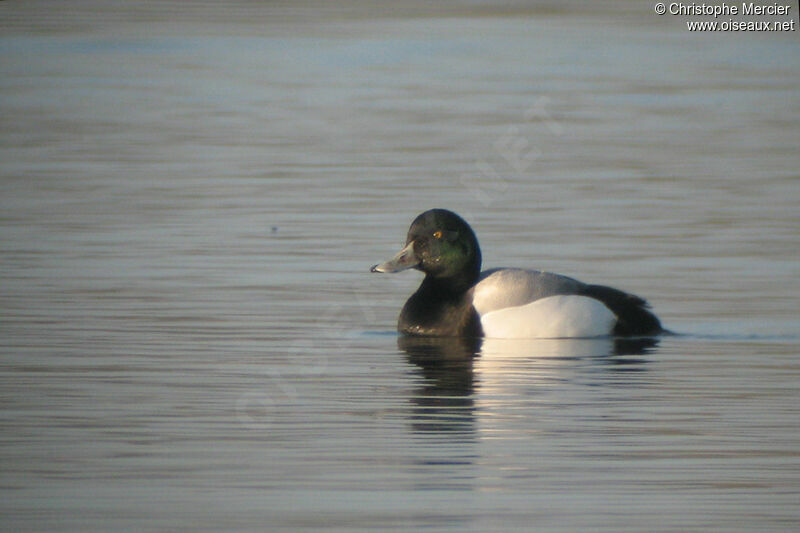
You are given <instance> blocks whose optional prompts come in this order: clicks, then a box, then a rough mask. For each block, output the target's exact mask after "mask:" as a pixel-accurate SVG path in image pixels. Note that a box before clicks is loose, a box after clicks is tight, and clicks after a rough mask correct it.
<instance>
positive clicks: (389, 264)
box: [369, 241, 419, 274]
mask: <svg viewBox="0 0 800 533" xmlns="http://www.w3.org/2000/svg"><path fill="white" fill-rule="evenodd" d="M418 264H419V259H417V256H416V255H414V241H411V242H410V243H408V244H407V245H406V247H405V248H403V249H402V250H400V252H399V253H398V254H397V255H396V256H394V257H392V258H391V259H389V260H388V261H386V262H385V263H381V264H379V265H375V266H373V267H372V268H370V269H369V270H370V272H381V273H383V274H393V273H394V272H400V271H403V270H407V269H409V268H414V267H415V266H417V265H418Z"/></svg>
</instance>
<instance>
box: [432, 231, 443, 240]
mask: <svg viewBox="0 0 800 533" xmlns="http://www.w3.org/2000/svg"><path fill="white" fill-rule="evenodd" d="M433 238H434V239H441V238H442V232H441V231H439V230H436V231H434V232H433Z"/></svg>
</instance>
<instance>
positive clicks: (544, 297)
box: [372, 209, 664, 338]
mask: <svg viewBox="0 0 800 533" xmlns="http://www.w3.org/2000/svg"><path fill="white" fill-rule="evenodd" d="M408 268H416V269H418V270H421V271H423V272H424V273H425V279H424V280H423V281H422V284H421V285H420V287H419V289H417V292H415V293H414V294H413V295H412V296H411V297H410V298H409V299H408V301H407V302H406V304H405V306H404V307H403V310H402V312H401V313H400V318H399V320H398V326H397V327H398V330H399V331H400V332H401V333H405V334H409V335H429V336H473V337H475V336H485V337H498V338H543V337H550V338H553V337H561V338H563V337H596V336H601V335H611V334H613V335H617V336H644V335H655V334H659V333H663V332H664V330H663V329H662V327H661V323H660V322H659V320H658V318H656V316H655V315H653V314H652V313H651V312H650V311H649V310H648V309H647V307H648V305H647V302H645V301H644V300H643V299H641V298H639V297H637V296H634V295H632V294H628V293H625V292H622V291H620V290H617V289H613V288H611V287H605V286H602V285H588V284H585V283H582V282H580V281H578V280H575V279H572V278H568V277H566V276H561V275H559V274H551V273H548V272H539V271H537V270H523V269H515V268H500V269H493V270H488V271H485V272H483V273H481V271H480V268H481V251H480V247H479V245H478V239H477V238H476V237H475V233H474V232H473V231H472V228H470V227H469V224H467V223H466V222H465V221H464V220H463V219H462V218H461V217H459V216H458V215H456V214H455V213H452V212H450V211H447V210H444V209H431V210H430V211H426V212H424V213H422V214H421V215H419V216H418V217H417V218H416V219H415V220H414V222H413V223H412V224H411V227H410V228H409V230H408V237H407V239H406V246H405V248H403V249H402V250H401V251H400V253H398V254H397V255H396V256H395V257H394V258H392V259H391V260H389V261H387V262H385V263H382V264H379V265H375V266H373V267H372V272H399V271H401V270H405V269H408Z"/></svg>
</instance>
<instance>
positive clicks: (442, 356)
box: [397, 336, 481, 434]
mask: <svg viewBox="0 0 800 533" xmlns="http://www.w3.org/2000/svg"><path fill="white" fill-rule="evenodd" d="M397 346H398V347H399V348H400V349H401V350H403V351H404V352H405V353H406V354H407V355H408V361H409V362H410V363H412V364H414V365H416V366H417V367H419V368H420V369H421V371H422V377H423V378H424V380H425V381H424V383H423V385H422V386H421V387H420V388H419V390H418V391H417V392H416V394H414V397H413V398H412V402H413V403H414V404H415V405H416V408H415V409H414V413H413V415H412V417H411V419H412V424H413V426H414V429H415V430H416V431H418V432H423V433H428V432H434V433H439V432H447V433H448V434H453V433H457V432H461V433H465V434H470V433H472V432H473V431H474V427H473V424H474V418H475V417H474V408H475V403H474V398H473V393H474V392H475V380H474V376H473V372H472V364H473V358H474V356H475V354H476V353H477V352H478V350H480V346H481V339H479V338H468V337H405V336H404V337H399V338H398V339H397Z"/></svg>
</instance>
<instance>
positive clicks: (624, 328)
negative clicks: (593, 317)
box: [580, 285, 664, 336]
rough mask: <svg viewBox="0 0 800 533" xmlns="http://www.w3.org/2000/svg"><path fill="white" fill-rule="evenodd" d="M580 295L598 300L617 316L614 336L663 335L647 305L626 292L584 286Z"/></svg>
mask: <svg viewBox="0 0 800 533" xmlns="http://www.w3.org/2000/svg"><path fill="white" fill-rule="evenodd" d="M580 293H581V295H583V296H588V297H590V298H594V299H595V300H600V301H601V302H603V303H604V304H605V305H606V307H608V308H609V309H611V311H612V312H613V313H614V314H615V315H617V325H616V326H614V331H613V333H614V335H623V336H625V335H629V336H630V335H657V334H659V333H664V328H662V327H661V322H660V321H659V320H658V318H657V317H656V315H654V314H653V313H651V312H650V311H649V310H648V309H649V307H650V306H649V305H648V303H647V302H646V301H645V300H643V299H642V298H639V297H638V296H634V295H633V294H628V293H627V292H622V291H620V290H617V289H614V288H611V287H605V286H603V285H586V286H585V287H583V288H582V290H581V291H580Z"/></svg>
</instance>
